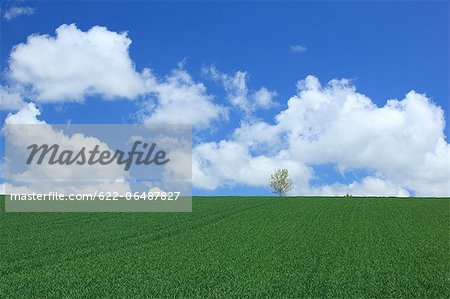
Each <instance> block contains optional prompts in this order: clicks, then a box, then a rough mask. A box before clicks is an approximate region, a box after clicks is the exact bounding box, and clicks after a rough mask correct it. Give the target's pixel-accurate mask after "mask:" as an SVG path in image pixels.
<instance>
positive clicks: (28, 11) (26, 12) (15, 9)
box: [3, 6, 36, 21]
mask: <svg viewBox="0 0 450 299" xmlns="http://www.w3.org/2000/svg"><path fill="white" fill-rule="evenodd" d="M35 11H36V9H34V8H32V7H26V6H11V7H10V8H8V9H6V10H5V12H4V13H3V18H4V19H5V20H7V21H11V20H12V19H15V18H17V17H20V16H31V15H32V14H34V13H35Z"/></svg>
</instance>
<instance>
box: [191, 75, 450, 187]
mask: <svg viewBox="0 0 450 299" xmlns="http://www.w3.org/2000/svg"><path fill="white" fill-rule="evenodd" d="M298 89H299V91H298V94H296V95H295V96H293V97H291V98H290V99H289V101H288V108H287V109H286V110H284V111H282V112H280V113H279V114H278V115H277V116H276V118H275V120H276V123H275V124H274V125H271V124H268V123H265V122H256V123H246V122H244V123H243V124H242V125H241V127H240V128H238V129H237V130H236V131H235V132H234V134H233V135H232V137H231V139H230V140H224V141H221V142H218V143H213V144H206V145H205V144H200V145H199V146H197V147H196V148H195V149H194V165H196V166H197V169H196V172H194V182H195V183H196V184H199V185H201V187H209V188H215V187H217V186H219V185H226V184H248V181H247V180H248V179H246V178H245V177H244V176H242V175H239V171H238V170H237V169H229V170H225V173H229V177H227V176H226V175H224V174H223V173H222V172H221V169H222V160H221V159H219V158H218V157H217V158H216V157H215V156H214V155H212V154H211V153H210V152H221V149H222V148H224V144H228V143H231V144H234V148H236V149H239V150H238V151H237V152H240V153H242V154H241V156H239V157H235V158H234V159H233V160H236V161H239V163H238V164H239V168H242V169H245V171H247V174H248V175H249V176H251V177H252V180H256V178H259V179H258V180H256V181H254V182H253V184H254V185H258V186H266V185H267V181H268V178H266V179H265V180H264V179H262V174H265V175H266V177H267V175H268V174H270V168H271V167H268V166H267V165H275V166H278V167H277V168H280V167H281V165H282V162H285V163H288V162H289V163H293V164H294V165H295V166H296V167H297V168H300V169H307V168H305V167H310V166H314V165H321V164H327V163H332V164H335V165H337V167H338V168H339V169H341V171H343V172H344V173H345V171H347V170H351V169H370V170H372V171H373V172H374V173H375V175H374V176H370V177H366V178H364V179H362V181H361V182H354V183H352V184H349V185H339V184H335V185H329V186H321V187H318V188H310V187H309V186H308V185H305V183H304V180H305V179H306V180H310V179H311V178H312V177H313V175H311V176H307V175H305V173H308V172H304V173H303V175H305V177H304V178H302V177H296V176H294V179H295V181H296V185H297V187H296V189H295V190H294V192H295V193H296V194H315V193H318V194H319V193H323V194H328V193H333V192H334V194H336V193H344V194H345V193H347V192H348V193H352V192H354V193H358V194H362V195H369V194H372V195H388V194H389V195H398V196H400V195H402V196H404V195H407V194H408V191H407V190H412V191H413V192H415V194H417V195H419V196H449V195H450V146H449V144H448V143H447V142H446V141H445V137H444V135H443V132H444V126H445V122H444V115H443V111H442V109H441V108H440V107H438V106H436V105H435V104H433V103H432V102H431V101H430V100H429V99H428V98H427V97H426V96H425V95H422V94H418V93H416V92H414V91H411V92H409V93H408V94H407V95H406V97H405V98H404V99H403V100H390V101H388V102H387V103H386V105H385V106H384V107H377V106H376V105H375V104H374V103H373V102H372V101H371V100H370V99H369V98H368V97H366V96H364V95H362V94H360V93H358V92H356V89H355V87H354V86H353V85H351V83H350V82H349V81H348V80H332V81H330V83H329V84H327V85H326V86H321V84H320V82H319V80H318V79H317V78H315V77H313V76H308V77H307V78H306V79H305V80H302V81H299V83H298ZM267 144H270V146H267ZM208 149H209V150H208ZM227 152H228V151H225V152H224V153H223V155H226V154H227ZM238 158H240V160H239V159H238ZM244 158H245V159H244ZM261 159H263V160H264V161H265V162H264V163H263V164H258V163H256V162H257V161H260V160H261ZM275 161H276V162H275ZM228 163H229V164H233V162H231V160H230V161H227V162H225V164H227V165H228ZM227 165H225V166H223V167H225V168H224V169H227V168H226V167H228V168H230V167H232V166H227ZM292 167H293V166H292V165H291V167H288V168H292ZM233 173H237V174H238V175H236V176H234V175H232V174H233ZM223 178H226V179H223ZM202 179H204V181H202V182H200V183H198V181H200V180H202ZM205 185H207V186H205Z"/></svg>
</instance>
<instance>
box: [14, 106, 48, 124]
mask: <svg viewBox="0 0 450 299" xmlns="http://www.w3.org/2000/svg"><path fill="white" fill-rule="evenodd" d="M39 115H41V111H39V109H38V108H37V107H36V105H35V104H34V103H28V104H26V105H25V106H24V107H22V109H20V110H19V111H17V112H16V113H9V114H8V116H7V117H6V119H5V124H20V125H29V124H43V123H45V122H43V121H41V120H39V119H38V118H37V117H38V116H39Z"/></svg>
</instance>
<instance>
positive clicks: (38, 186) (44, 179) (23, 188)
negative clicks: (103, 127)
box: [3, 103, 130, 195]
mask: <svg viewBox="0 0 450 299" xmlns="http://www.w3.org/2000/svg"><path fill="white" fill-rule="evenodd" d="M40 114H41V112H40V111H39V109H38V108H37V107H36V106H35V104H34V103H29V104H27V105H26V106H24V107H23V108H22V109H21V110H19V111H18V112H17V113H14V114H12V113H9V114H8V116H7V117H6V119H5V124H6V125H29V124H34V125H36V126H27V127H26V128H24V126H6V127H4V128H3V132H4V134H5V135H6V136H7V138H9V144H11V145H12V146H13V147H12V148H11V149H13V150H14V151H15V152H14V153H13V154H14V155H20V153H21V151H26V148H27V147H28V146H29V145H30V144H33V143H35V144H50V145H51V144H54V143H56V142H57V143H58V144H59V145H62V146H64V147H65V148H66V149H71V150H73V151H74V152H79V151H80V150H81V148H82V147H87V148H93V147H94V146H96V145H99V150H100V151H103V150H110V149H109V147H108V145H107V144H106V143H104V142H102V141H100V140H99V139H97V138H96V137H92V136H86V135H83V134H80V133H77V134H73V135H71V136H68V135H66V134H64V132H62V131H61V130H58V129H55V128H53V127H52V126H51V125H49V124H47V123H46V122H45V121H42V120H39V119H38V116H40ZM10 166H14V165H10ZM16 166H17V165H15V167H9V169H10V171H9V174H8V178H7V179H14V180H18V181H21V180H25V181H27V182H26V183H24V184H23V183H22V184H20V183H14V184H13V185H12V184H9V183H6V191H7V192H8V193H20V192H37V193H48V192H52V191H53V192H55V191H56V192H60V193H66V194H68V193H94V192H95V191H98V192H106V191H109V192H113V191H115V192H119V194H120V195H125V192H127V191H129V190H130V189H129V185H128V183H127V182H126V181H124V178H126V177H127V174H126V172H125V171H124V170H123V168H122V166H121V165H117V164H109V165H98V166H97V167H95V166H91V165H89V166H84V165H83V166H79V165H75V166H74V165H72V166H71V167H67V166H66V165H59V164H55V165H49V164H46V163H43V164H42V165H39V166H37V165H35V164H33V165H31V166H30V167H29V168H28V169H26V170H19V169H16V168H17V167H16ZM19 166H20V165H19ZM36 178H39V180H38V181H36ZM91 178H94V179H95V180H97V181H99V182H96V181H93V182H88V183H74V182H76V181H85V180H86V179H91ZM112 178H114V179H112ZM60 180H71V183H70V184H62V183H61V184H58V183H55V181H60Z"/></svg>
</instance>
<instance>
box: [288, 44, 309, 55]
mask: <svg viewBox="0 0 450 299" xmlns="http://www.w3.org/2000/svg"><path fill="white" fill-rule="evenodd" d="M291 51H292V52H293V53H303V52H306V47H305V46H303V45H292V46H291Z"/></svg>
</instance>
